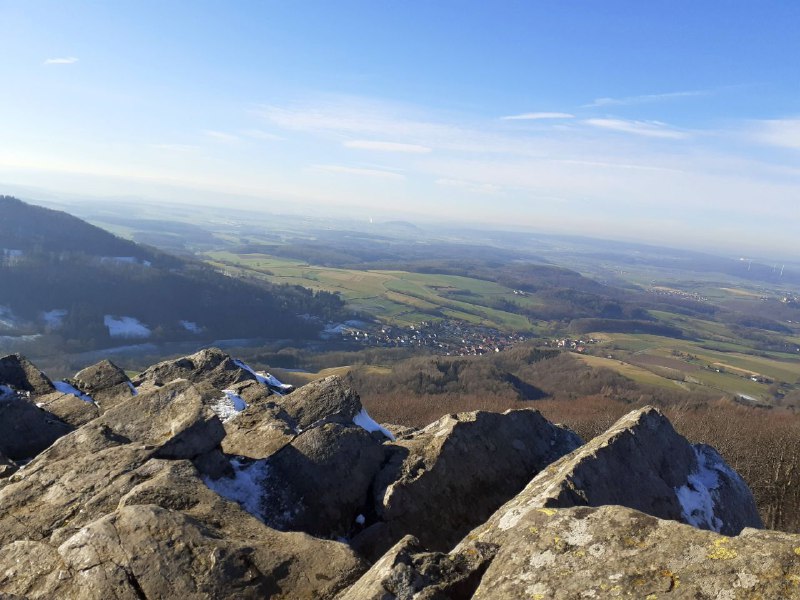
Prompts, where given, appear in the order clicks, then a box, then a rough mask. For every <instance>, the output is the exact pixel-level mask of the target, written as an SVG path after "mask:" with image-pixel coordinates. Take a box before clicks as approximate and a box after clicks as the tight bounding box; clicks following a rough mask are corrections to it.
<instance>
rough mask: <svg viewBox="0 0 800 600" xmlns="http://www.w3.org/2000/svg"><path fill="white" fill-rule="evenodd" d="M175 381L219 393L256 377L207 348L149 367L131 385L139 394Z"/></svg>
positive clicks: (222, 353)
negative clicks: (200, 385) (212, 389)
mask: <svg viewBox="0 0 800 600" xmlns="http://www.w3.org/2000/svg"><path fill="white" fill-rule="evenodd" d="M176 379H187V380H189V381H191V382H192V383H195V384H199V383H206V384H208V385H210V386H212V387H214V388H216V389H218V390H222V389H225V388H228V387H230V386H232V385H233V384H235V383H239V382H242V381H248V380H255V379H256V378H255V375H253V374H252V373H250V372H249V371H247V370H245V369H243V368H241V367H240V366H239V365H237V364H236V362H235V361H234V360H233V359H232V358H231V357H230V356H228V355H227V354H226V353H225V352H223V351H222V350H220V349H219V348H207V349H205V350H201V351H200V352H197V353H195V354H192V355H191V356H184V357H183V358H178V359H175V360H168V361H164V362H160V363H158V364H156V365H153V366H152V367H149V368H148V369H146V370H145V371H143V372H142V373H141V374H139V376H138V377H136V378H134V380H133V384H134V385H135V386H136V387H137V388H139V389H140V390H141V391H143V390H147V389H151V388H154V387H161V386H164V385H166V384H168V383H170V382H172V381H175V380H176Z"/></svg>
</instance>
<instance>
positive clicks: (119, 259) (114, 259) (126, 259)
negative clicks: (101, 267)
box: [100, 256, 151, 267]
mask: <svg viewBox="0 0 800 600" xmlns="http://www.w3.org/2000/svg"><path fill="white" fill-rule="evenodd" d="M100 262H104V263H109V262H110V263H117V264H119V265H142V266H143V267H149V266H150V265H151V262H150V261H149V260H139V259H138V258H136V257H135V256H103V257H101V258H100Z"/></svg>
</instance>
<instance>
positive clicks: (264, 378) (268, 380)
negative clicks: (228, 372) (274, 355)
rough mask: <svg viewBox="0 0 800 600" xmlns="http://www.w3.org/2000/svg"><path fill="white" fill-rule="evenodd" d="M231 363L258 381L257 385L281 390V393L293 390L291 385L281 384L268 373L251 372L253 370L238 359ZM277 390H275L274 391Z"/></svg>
mask: <svg viewBox="0 0 800 600" xmlns="http://www.w3.org/2000/svg"><path fill="white" fill-rule="evenodd" d="M233 363H234V364H235V365H236V366H237V367H239V368H240V369H244V370H245V371H247V372H248V373H250V374H251V375H252V376H253V377H255V378H256V380H258V382H259V383H261V384H263V385H266V386H268V387H269V388H271V389H273V390H276V391H277V390H281V391H282V392H286V393H288V392H291V391H292V390H293V389H294V386H293V385H289V384H288V383H281V382H280V381H278V379H277V378H276V377H274V376H272V375H270V374H269V373H258V372H256V371H254V370H253V368H252V367H251V366H250V365H248V364H247V363H244V362H242V361H241V360H239V359H238V358H235V359H234V360H233ZM276 388H277V389H276Z"/></svg>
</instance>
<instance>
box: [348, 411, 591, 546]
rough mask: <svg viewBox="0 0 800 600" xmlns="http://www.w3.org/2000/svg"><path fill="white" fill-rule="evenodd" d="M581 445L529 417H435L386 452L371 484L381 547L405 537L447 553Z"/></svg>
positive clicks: (509, 413) (571, 436)
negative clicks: (380, 525)
mask: <svg viewBox="0 0 800 600" xmlns="http://www.w3.org/2000/svg"><path fill="white" fill-rule="evenodd" d="M580 444H581V440H580V438H579V437H578V436H577V435H575V434H574V433H573V432H571V431H569V430H567V429H564V428H561V427H557V426H555V425H553V424H552V423H550V422H549V421H547V420H546V419H545V418H544V417H542V415H541V414H540V413H539V412H538V411H535V410H515V411H507V412H505V413H503V414H498V413H488V412H472V413H459V414H455V415H447V416H445V417H442V418H441V419H439V420H438V421H436V422H434V423H431V424H430V425H429V426H427V427H425V428H424V429H422V430H420V431H417V432H415V433H412V434H410V435H409V436H408V437H406V438H404V439H401V440H398V441H397V442H396V443H395V444H394V445H393V446H392V450H391V451H392V457H391V460H390V461H389V463H388V465H387V466H386V467H385V468H384V470H383V471H382V473H381V475H380V477H379V479H378V481H377V483H376V510H377V518H378V519H379V520H380V521H381V522H383V523H384V524H385V525H384V526H383V529H384V532H383V534H382V535H383V536H384V537H386V540H384V541H383V542H382V544H383V546H386V545H387V540H388V541H391V542H392V543H393V542H394V541H396V540H397V539H399V538H400V537H402V536H403V535H406V534H411V535H413V536H415V537H417V538H418V539H419V540H420V541H421V542H422V544H423V545H424V546H426V547H428V548H429V549H432V550H440V551H446V550H449V549H450V548H452V546H453V545H454V544H455V543H456V542H458V540H460V539H461V538H462V537H463V536H464V535H465V534H466V533H467V532H468V531H469V530H470V529H471V528H472V527H475V526H476V525H478V524H479V523H482V522H483V521H485V520H486V519H487V518H488V517H489V516H490V515H491V514H492V513H493V512H494V511H495V510H496V509H497V507H498V506H500V505H501V504H502V503H503V502H505V501H506V500H508V499H509V498H511V497H513V496H514V494H516V493H517V492H519V491H520V490H521V489H522V488H523V487H524V486H525V484H526V483H528V482H529V481H530V480H531V478H532V477H533V476H534V475H536V474H537V473H539V472H540V471H541V470H542V469H543V468H545V467H546V466H547V465H549V464H550V463H552V462H553V461H555V460H556V459H558V458H560V457H562V456H564V455H565V454H567V453H569V452H571V451H573V450H574V449H575V448H577V447H578V446H579V445H580ZM374 534H375V531H374V530H373V531H371V532H369V533H368V534H367V535H368V536H369V535H374ZM360 542H363V540H358V541H357V543H360Z"/></svg>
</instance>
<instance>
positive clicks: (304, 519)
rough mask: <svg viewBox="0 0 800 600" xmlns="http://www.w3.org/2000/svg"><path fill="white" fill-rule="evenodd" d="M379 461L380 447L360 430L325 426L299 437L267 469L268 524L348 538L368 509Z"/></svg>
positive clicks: (381, 451) (266, 502) (381, 450)
mask: <svg viewBox="0 0 800 600" xmlns="http://www.w3.org/2000/svg"><path fill="white" fill-rule="evenodd" d="M383 460H384V450H383V447H382V445H381V443H380V442H378V441H376V440H375V439H374V438H373V437H372V436H371V435H370V434H369V433H367V432H366V431H364V430H363V429H361V428H359V427H355V426H352V425H351V426H345V425H340V424H338V423H326V424H324V425H322V426H320V427H315V428H313V429H309V430H308V431H305V432H303V433H302V434H301V435H299V436H297V438H295V440H294V441H292V442H291V443H290V444H288V445H287V446H285V447H284V448H283V449H281V450H280V451H279V452H277V453H276V454H275V455H273V456H272V457H271V458H270V459H269V461H268V463H267V464H268V469H269V472H268V476H267V478H266V479H265V480H264V483H263V485H264V490H265V494H264V499H265V500H264V514H265V516H266V519H267V523H269V524H270V525H272V526H274V527H277V528H279V529H289V530H295V531H298V530H299V531H306V532H308V533H311V534H315V535H321V536H326V537H327V536H343V535H347V534H348V533H349V532H350V531H351V530H352V529H353V527H354V525H355V524H356V519H357V517H358V515H359V514H360V513H361V512H363V511H364V510H365V507H366V506H367V505H368V504H369V491H370V489H371V486H372V482H373V480H374V478H375V475H376V474H377V473H378V470H379V469H380V467H381V465H382V464H383Z"/></svg>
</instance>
